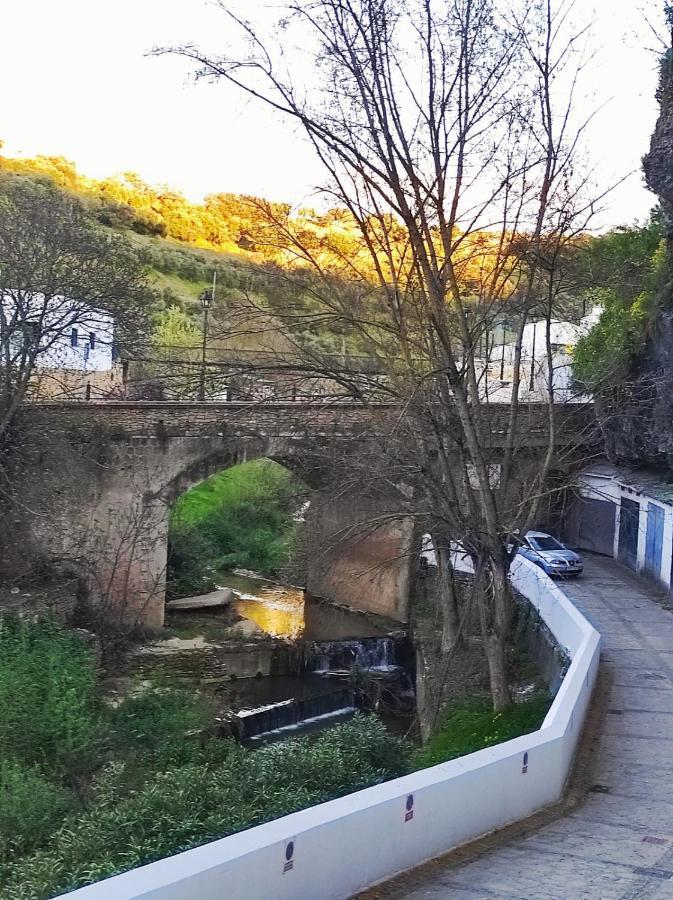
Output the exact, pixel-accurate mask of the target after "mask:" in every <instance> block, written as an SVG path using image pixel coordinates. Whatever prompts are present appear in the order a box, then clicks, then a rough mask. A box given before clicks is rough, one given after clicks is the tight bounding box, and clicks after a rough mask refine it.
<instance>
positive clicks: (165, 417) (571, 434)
mask: <svg viewBox="0 0 673 900" xmlns="http://www.w3.org/2000/svg"><path fill="white" fill-rule="evenodd" d="M555 413H556V418H557V424H558V428H557V441H558V442H562V443H567V442H569V439H572V441H573V442H577V441H579V442H580V443H589V442H592V441H594V440H595V416H594V411H593V406H592V405H587V404H570V403H559V404H557V405H556V409H555ZM401 415H402V417H403V407H402V406H401V405H400V404H397V403H366V404H365V403H358V402H352V401H347V402H345V401H334V402H327V403H325V402H320V401H314V402H310V403H307V402H289V401H288V402H271V401H264V402H237V401H233V402H221V403H213V402H207V401H206V402H202V403H197V402H191V401H161V402H160V401H108V400H105V401H91V402H84V401H80V402H78V401H69V402H45V403H33V404H29V405H27V406H26V407H24V410H23V413H22V416H23V418H24V419H25V420H26V421H27V422H31V423H35V424H40V425H43V426H44V427H50V426H52V427H59V428H60V429H63V428H66V429H70V432H71V433H72V434H74V433H78V434H80V435H81V436H82V438H83V439H85V434H86V431H87V430H89V429H90V430H91V431H92V432H94V433H95V432H100V430H101V429H104V431H105V433H106V434H107V436H108V437H109V438H110V439H111V440H124V439H125V438H134V437H145V438H160V439H161V438H165V437H201V436H204V435H213V434H217V433H218V431H221V429H222V428H223V427H229V428H231V429H232V430H233V431H235V432H248V433H254V432H258V433H259V432H263V433H266V434H267V435H270V436H271V435H273V436H277V435H282V434H285V435H288V436H289V435H293V434H300V433H302V432H304V433H308V432H312V433H320V432H324V433H340V434H344V435H349V434H352V435H354V436H361V435H363V434H364V433H365V432H366V430H367V429H376V428H377V427H381V426H384V425H385V423H386V422H391V421H395V422H397V421H398V420H399V419H400V416H401ZM509 416H510V406H509V405H508V404H501V403H493V404H490V405H489V406H488V407H487V408H486V410H485V416H484V419H485V423H486V425H485V431H486V434H485V440H486V443H487V444H489V445H490V446H494V447H498V446H502V444H503V441H504V437H505V435H506V433H507V428H508V424H509ZM517 416H518V418H517V430H518V438H517V443H518V444H519V445H521V446H531V447H536V446H540V445H542V444H545V443H546V442H547V435H548V432H549V410H548V407H547V405H546V404H542V403H526V404H521V405H520V409H519V412H518V414H517Z"/></svg>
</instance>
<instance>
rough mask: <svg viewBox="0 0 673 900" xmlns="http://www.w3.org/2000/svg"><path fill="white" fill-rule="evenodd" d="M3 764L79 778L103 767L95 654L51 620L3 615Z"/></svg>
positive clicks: (0, 750)
mask: <svg viewBox="0 0 673 900" xmlns="http://www.w3.org/2000/svg"><path fill="white" fill-rule="evenodd" d="M0 710H2V714H1V715H0V759H17V760H20V761H22V762H24V763H26V764H28V765H32V764H36V765H39V766H40V767H41V768H42V769H43V770H44V771H48V772H52V773H55V774H58V775H62V776H78V777H79V776H83V775H86V773H87V772H90V771H91V770H92V769H94V768H96V767H97V766H98V765H99V763H100V754H101V741H102V719H101V707H100V703H99V700H98V696H97V693H96V669H95V663H94V659H93V655H92V654H91V652H90V651H89V650H87V648H86V647H85V646H84V644H83V643H82V642H81V641H80V640H79V639H78V638H77V637H76V636H75V635H73V634H68V633H67V632H65V631H61V630H59V628H58V627H57V626H56V625H54V624H53V623H50V622H41V623H33V622H24V621H20V620H19V619H15V618H11V617H0Z"/></svg>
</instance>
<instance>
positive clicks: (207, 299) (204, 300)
mask: <svg viewBox="0 0 673 900" xmlns="http://www.w3.org/2000/svg"><path fill="white" fill-rule="evenodd" d="M216 285H217V272H213V289H212V291H204V292H203V293H202V294H201V298H200V299H201V306H202V307H203V341H202V343H201V372H200V374H199V394H198V400H200V401H201V402H203V401H204V400H205V399H206V344H207V342H208V310H209V309H210V306H211V304H212V303H213V301H214V300H215V287H216Z"/></svg>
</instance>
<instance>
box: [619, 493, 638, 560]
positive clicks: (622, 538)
mask: <svg viewBox="0 0 673 900" xmlns="http://www.w3.org/2000/svg"><path fill="white" fill-rule="evenodd" d="M639 524H640V504H639V503H636V502H635V501H634V500H628V499H627V498H626V497H622V499H621V503H620V504H619V558H620V560H621V561H622V562H623V563H624V564H625V565H627V566H628V567H629V568H630V569H634V570H635V568H636V564H637V562H638V526H639Z"/></svg>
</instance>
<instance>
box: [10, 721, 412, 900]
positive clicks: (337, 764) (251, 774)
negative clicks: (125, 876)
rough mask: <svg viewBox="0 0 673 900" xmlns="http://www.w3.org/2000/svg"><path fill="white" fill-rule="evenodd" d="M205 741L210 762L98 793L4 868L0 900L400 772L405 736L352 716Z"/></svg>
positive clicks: (61, 884)
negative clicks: (310, 731) (275, 737)
mask: <svg viewBox="0 0 673 900" xmlns="http://www.w3.org/2000/svg"><path fill="white" fill-rule="evenodd" d="M214 743H218V744H220V746H219V748H218V750H217V752H216V755H215V758H214V759H212V760H210V761H208V760H207V759H205V761H202V762H200V763H199V764H198V765H195V764H190V765H186V766H181V767H177V768H173V769H169V770H168V771H166V772H163V773H161V774H157V775H155V776H154V777H153V778H152V779H151V780H150V781H149V782H148V783H147V784H146V785H145V786H144V787H143V788H142V789H141V790H139V791H138V792H136V793H134V794H131V795H129V796H128V797H126V798H123V799H119V797H118V795H117V794H116V793H115V791H114V790H110V789H109V786H108V787H107V789H105V790H102V791H101V792H100V795H99V802H98V803H97V804H96V806H94V807H93V808H92V809H90V810H89V811H88V812H86V813H84V814H83V815H81V816H79V817H78V818H76V819H75V818H73V819H70V820H69V821H68V822H67V824H66V825H65V826H64V827H63V828H61V830H60V831H59V832H58V833H57V834H56V835H55V837H54V839H53V841H52V844H51V846H50V847H49V848H48V849H46V850H42V851H38V852H36V853H34V854H33V855H32V856H29V857H26V858H24V859H23V860H21V861H19V862H17V863H16V864H15V865H14V866H13V868H12V870H11V872H10V873H9V878H8V880H7V883H6V887H5V888H4V891H3V892H2V893H0V897H3V898H10V897H11V898H12V900H42V898H44V897H47V896H51V895H53V894H54V893H56V892H57V891H63V890H66V889H71V888H75V887H77V886H80V885H83V884H86V883H88V882H90V881H95V880H97V879H99V878H103V877H106V876H107V875H111V874H113V873H115V872H119V871H122V870H125V869H129V868H132V867H133V866H137V865H141V864H143V863H147V862H150V861H151V860H155V859H160V858H162V857H164V856H167V855H170V854H173V853H177V852H179V851H181V850H186V849H188V848H189V847H193V846H196V845H198V844H202V843H206V842H207V841H211V840H214V839H216V838H218V837H223V836H224V835H227V834H232V833H234V832H236V831H241V830H242V829H244V828H249V827H251V826H253V825H258V824H261V823H262V822H266V821H269V820H270V819H274V818H277V817H278V816H282V815H285V814H287V813H291V812H295V811H297V810H299V809H304V808H305V807H307V806H311V805H313V804H316V803H322V802H324V801H326V800H329V799H331V798H333V797H337V796H342V795H343V794H347V793H349V792H350V791H354V790H359V789H361V788H364V787H367V786H368V785H371V784H376V783H378V782H380V781H383V780H385V779H387V778H392V777H396V776H398V775H401V774H404V773H405V772H406V771H408V761H409V755H408V749H407V745H406V744H405V742H404V741H402V740H400V739H398V738H394V737H391V736H390V735H389V734H387V732H386V731H385V729H384V727H383V725H382V724H381V723H380V722H379V721H378V719H376V718H374V717H365V716H361V715H358V716H356V717H354V719H352V720H351V721H350V722H348V723H345V724H343V725H339V726H336V727H335V728H333V729H331V730H329V731H326V732H324V733H322V734H321V735H320V736H319V737H318V738H317V739H313V740H312V739H308V738H304V739H298V740H294V741H286V742H283V743H279V744H273V745H270V746H267V747H263V748H261V749H260V750H257V751H254V752H253V751H249V750H246V749H244V748H242V747H240V746H239V745H236V744H233V743H229V742H214ZM113 777H114V775H113Z"/></svg>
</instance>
